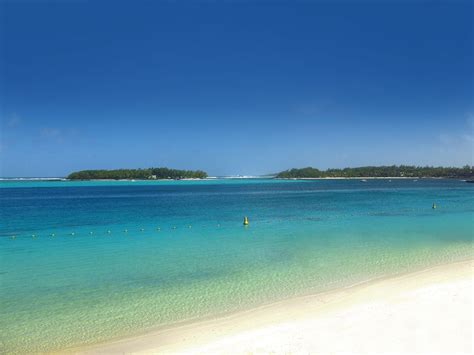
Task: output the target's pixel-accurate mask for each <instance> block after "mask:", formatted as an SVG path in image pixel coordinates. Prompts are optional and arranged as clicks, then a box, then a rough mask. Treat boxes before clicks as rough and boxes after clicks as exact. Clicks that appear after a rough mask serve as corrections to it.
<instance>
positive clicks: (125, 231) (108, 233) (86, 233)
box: [9, 217, 248, 240]
mask: <svg viewBox="0 0 474 355" xmlns="http://www.w3.org/2000/svg"><path fill="white" fill-rule="evenodd" d="M244 225H245V226H247V225H248V218H247V217H244ZM215 226H216V228H220V226H221V224H220V223H217V224H216V225H215ZM185 227H186V228H187V229H192V228H193V226H192V225H191V224H187V225H185ZM203 227H207V226H203ZM170 229H171V230H177V229H178V226H175V225H173V226H171V227H170ZM153 230H155V231H156V232H161V231H162V228H161V227H155V228H153ZM129 231H130V232H131V230H129V229H127V228H126V229H123V230H122V231H121V232H118V233H114V232H113V231H112V230H110V229H108V230H107V231H105V233H104V234H105V235H109V236H110V235H112V234H128V233H129ZM137 231H138V232H144V231H145V228H139V229H138V230H137ZM65 234H66V235H69V236H71V237H74V236H76V235H90V236H93V235H100V233H98V232H97V231H95V232H94V231H89V232H83V233H76V232H69V233H65ZM46 235H47V236H49V237H50V238H55V237H56V233H49V234H48V233H47V234H46ZM30 236H31V238H32V239H37V238H39V237H40V235H38V234H31V235H30ZM58 236H59V234H58ZM16 238H17V235H11V236H10V237H9V239H12V240H14V239H16Z"/></svg>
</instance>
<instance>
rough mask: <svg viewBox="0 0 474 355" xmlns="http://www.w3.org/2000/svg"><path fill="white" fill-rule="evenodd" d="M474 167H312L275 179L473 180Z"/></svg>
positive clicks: (293, 171)
mask: <svg viewBox="0 0 474 355" xmlns="http://www.w3.org/2000/svg"><path fill="white" fill-rule="evenodd" d="M473 169H474V168H473V167H472V166H469V165H465V166H464V167H462V168H453V167H431V166H410V165H399V166H397V165H392V166H361V167H358V168H344V169H327V170H319V169H316V168H312V167H307V168H302V169H289V170H285V171H282V172H280V173H278V174H277V175H276V176H275V177H276V178H279V179H299V178H362V177H371V178H385V177H400V178H425V177H426V178H457V179H472V178H473V177H474V173H473Z"/></svg>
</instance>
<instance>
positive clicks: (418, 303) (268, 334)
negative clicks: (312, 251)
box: [70, 260, 474, 354]
mask: <svg viewBox="0 0 474 355" xmlns="http://www.w3.org/2000/svg"><path fill="white" fill-rule="evenodd" d="M473 267H474V263H473V260H469V261H464V262H458V263H453V264H448V265H442V266H437V267H433V268H430V269H427V270H423V271H419V272H415V273H410V274H407V275H402V276H398V277H393V278H387V279H383V280H376V281H371V282H367V283H364V284H360V285H357V286H353V287H349V288H343V289H339V290H336V291H332V292H328V293H323V294H317V295H311V296H305V297H298V298H294V299H289V300H285V301H281V302H278V303H274V304H271V305H268V306H263V307H260V308H257V309H253V310H249V311H245V312H240V313H237V314H234V315H230V316H227V317H222V318H218V319H212V320H206V321H201V322H197V323H191V324H187V325H182V326H178V327H174V328H170V329H164V330H158V331H155V332H151V333H148V334H145V335H142V336H137V337H132V338H128V339H122V340H117V341H112V342H109V343H105V344H99V345H96V346H91V347H87V348H83V349H76V350H74V349H71V350H70V352H75V353H88V354H94V353H102V354H104V353H130V352H133V353H156V352H159V353H191V354H194V353H199V354H209V353H234V354H241V353H262V352H264V353H271V352H274V353H295V352H296V353H309V352H313V353H314V352H317V353H329V352H351V353H354V352H356V353H360V352H372V353H380V352H426V353H430V352H431V353H432V352H436V353H440V352H444V353H471V352H472V349H473V339H472V331H473V323H472V307H473V301H472V297H473V286H474V281H473ZM441 335H442V336H441Z"/></svg>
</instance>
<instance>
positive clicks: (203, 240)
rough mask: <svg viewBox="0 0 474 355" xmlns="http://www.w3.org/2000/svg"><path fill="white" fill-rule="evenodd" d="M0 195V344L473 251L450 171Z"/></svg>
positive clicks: (308, 287) (65, 342)
mask: <svg viewBox="0 0 474 355" xmlns="http://www.w3.org/2000/svg"><path fill="white" fill-rule="evenodd" d="M0 201H1V205H0V206H1V209H0V210H1V226H0V247H1V248H0V286H1V288H0V301H1V307H0V329H1V346H2V349H1V351H2V352H17V353H25V352H34V351H53V350H58V349H63V348H67V347H71V346H80V345H85V344H90V343H95V342H99V341H104V340H107V339H112V338H116V337H122V336H127V335H133V334H140V333H143V332H146V331H147V330H149V329H155V328H156V327H159V326H167V325H171V324H173V323H175V322H180V321H186V320H192V319H197V318H201V317H208V316H214V315H218V314H222V313H226V312H233V311H238V310H242V309H247V308H251V307H254V306H257V305H261V304H265V303H269V302H272V301H276V300H280V299H283V298H287V297H292V296H296V295H303V294H308V293H315V292H320V291H325V290H330V289H334V288H337V287H341V286H347V285H351V284H354V283H358V282H361V281H365V280H370V279H373V278H376V277H382V276H388V275H394V274H397V273H402V272H407V271H412V270H417V269H420V268H424V267H428V266H431V265H436V264H440V263H446V262H451V261H457V260H464V259H468V258H472V257H473V256H474V255H473V254H474V253H473V236H474V232H473V230H474V186H473V185H472V184H466V183H464V182H461V181H451V180H418V181H413V180H393V181H388V180H368V181H367V182H365V183H364V182H361V181H358V180H316V181H284V180H262V179H259V180H213V181H176V182H175V181H173V182H161V181H154V182H141V181H136V182H67V181H63V182H62V181H59V182H25V181H23V182H5V181H4V182H0ZM433 202H436V203H437V205H438V208H437V209H435V210H433V209H432V208H431V206H432V203H433ZM245 215H247V216H248V217H249V220H250V225H249V226H248V227H244V226H242V219H243V216H245ZM158 228H159V229H158ZM125 230H127V232H125ZM73 234H74V235H73ZM32 235H34V237H32ZM53 235H54V236H53ZM13 236H15V238H12V237H13Z"/></svg>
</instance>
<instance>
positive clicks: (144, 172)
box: [67, 168, 207, 180]
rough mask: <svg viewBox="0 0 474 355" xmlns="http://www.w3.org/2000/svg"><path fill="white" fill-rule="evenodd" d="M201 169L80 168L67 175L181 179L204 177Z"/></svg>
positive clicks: (110, 178) (93, 177)
mask: <svg viewBox="0 0 474 355" xmlns="http://www.w3.org/2000/svg"><path fill="white" fill-rule="evenodd" d="M205 178H207V173H206V172H205V171H202V170H178V169H169V168H148V169H115V170H81V171H76V172H73V173H71V174H69V175H68V176H67V179H69V180H131V179H137V180H165V179H166V180H181V179H205Z"/></svg>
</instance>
